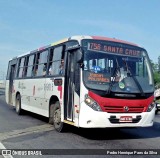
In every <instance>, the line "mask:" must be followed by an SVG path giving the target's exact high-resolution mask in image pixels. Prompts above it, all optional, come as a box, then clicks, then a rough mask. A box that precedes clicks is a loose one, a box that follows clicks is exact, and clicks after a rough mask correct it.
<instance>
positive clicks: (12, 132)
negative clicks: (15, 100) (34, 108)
mask: <svg viewBox="0 0 160 158" xmlns="http://www.w3.org/2000/svg"><path fill="white" fill-rule="evenodd" d="M47 121H48V119H46V118H44V117H41V116H38V115H35V114H32V113H29V112H26V113H25V114H24V115H22V116H18V115H17V114H16V113H15V109H14V108H13V107H11V106H9V105H7V104H6V103H5V101H4V90H2V89H0V142H1V144H3V145H4V147H5V148H7V149H72V151H73V149H87V150H88V152H89V153H90V154H92V153H93V151H90V150H89V149H110V150H115V149H120V150H123V149H126V150H127V151H128V150H129V149H150V150H151V149H160V114H159V115H156V118H155V123H154V126H153V127H148V128H131V129H120V130H116V129H78V128H74V127H71V128H70V130H69V131H68V132H66V133H57V132H56V131H55V130H54V128H53V127H52V126H51V125H49V124H48V123H47ZM0 147H1V145H0ZM48 152H49V151H48ZM55 152H56V151H55ZM64 152H66V151H65V150H62V151H61V153H62V154H63V153H64ZM67 152H69V151H68V150H67ZM94 152H95V150H94ZM102 152H103V151H102ZM13 157H14V158H19V157H21V156H13ZM23 157H26V156H23ZM30 157H35V156H30ZM37 157H39V156H37ZM41 157H47V158H48V157H54V158H55V157H56V158H59V157H67V158H70V157H77V158H79V157H80V158H84V157H88V158H99V157H100V158H101V157H106V155H101V156H98V155H76V156H75V155H74V156H73V155H72V156H71V155H65V156H62V155H52V156H41ZM107 157H115V158H117V157H135V156H127V155H126V156H122V155H119V156H118V155H113V156H112V155H107ZM137 157H144V158H150V157H158V156H145V155H140V156H137Z"/></svg>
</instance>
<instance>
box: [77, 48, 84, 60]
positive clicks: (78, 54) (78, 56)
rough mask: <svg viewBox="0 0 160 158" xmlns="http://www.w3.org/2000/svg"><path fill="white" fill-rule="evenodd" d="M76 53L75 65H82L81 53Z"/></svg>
mask: <svg viewBox="0 0 160 158" xmlns="http://www.w3.org/2000/svg"><path fill="white" fill-rule="evenodd" d="M76 53H77V55H76V61H77V63H82V61H83V58H82V57H83V55H82V51H80V50H78V51H77V52H76Z"/></svg>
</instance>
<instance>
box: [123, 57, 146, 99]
mask: <svg viewBox="0 0 160 158" xmlns="http://www.w3.org/2000/svg"><path fill="white" fill-rule="evenodd" d="M124 63H125V66H126V69H127V76H129V77H132V78H133V80H134V82H135V83H136V85H137V87H138V89H139V91H140V93H141V96H145V93H144V91H143V89H142V87H141V85H140V84H139V82H138V80H137V78H136V77H135V76H134V75H133V73H132V72H131V69H129V67H128V64H127V62H126V60H125V59H124Z"/></svg>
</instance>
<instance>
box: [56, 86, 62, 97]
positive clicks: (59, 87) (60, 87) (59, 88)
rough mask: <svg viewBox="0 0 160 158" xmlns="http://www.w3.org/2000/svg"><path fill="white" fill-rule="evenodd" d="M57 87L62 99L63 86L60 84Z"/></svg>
mask: <svg viewBox="0 0 160 158" xmlns="http://www.w3.org/2000/svg"><path fill="white" fill-rule="evenodd" d="M57 89H58V91H59V92H60V99H62V86H58V88H57Z"/></svg>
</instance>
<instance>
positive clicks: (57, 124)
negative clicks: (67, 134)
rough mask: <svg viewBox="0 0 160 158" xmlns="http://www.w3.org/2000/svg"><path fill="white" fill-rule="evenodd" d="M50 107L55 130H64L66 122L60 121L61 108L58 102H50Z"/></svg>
mask: <svg viewBox="0 0 160 158" xmlns="http://www.w3.org/2000/svg"><path fill="white" fill-rule="evenodd" d="M51 107H52V108H53V110H52V112H53V126H54V128H55V130H56V131H58V132H64V131H65V130H66V124H65V123H63V122H61V109H60V104H59V102H58V101H57V102H56V103H55V104H52V105H51Z"/></svg>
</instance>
